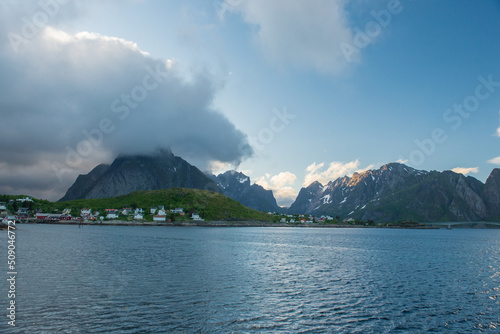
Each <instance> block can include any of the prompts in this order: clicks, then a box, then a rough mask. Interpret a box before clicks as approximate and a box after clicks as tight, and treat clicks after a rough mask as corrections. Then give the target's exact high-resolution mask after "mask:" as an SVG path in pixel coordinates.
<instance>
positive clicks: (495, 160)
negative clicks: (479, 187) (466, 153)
mask: <svg viewBox="0 0 500 334" xmlns="http://www.w3.org/2000/svg"><path fill="white" fill-rule="evenodd" d="M488 163H490V164H494V165H500V157H496V158H493V159H491V160H488Z"/></svg>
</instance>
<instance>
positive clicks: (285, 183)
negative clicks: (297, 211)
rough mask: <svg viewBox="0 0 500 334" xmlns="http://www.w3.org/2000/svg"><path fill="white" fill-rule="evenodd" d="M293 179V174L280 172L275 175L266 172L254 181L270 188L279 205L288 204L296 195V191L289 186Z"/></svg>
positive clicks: (293, 181)
mask: <svg viewBox="0 0 500 334" xmlns="http://www.w3.org/2000/svg"><path fill="white" fill-rule="evenodd" d="M295 180H297V176H296V175H295V174H293V173H290V172H281V173H279V174H277V175H270V174H266V175H265V176H262V177H260V178H258V179H257V181H256V182H255V183H257V184H259V185H261V186H262V187H264V188H265V189H268V190H272V191H273V193H274V197H275V198H276V201H277V202H278V204H279V205H281V206H290V205H291V204H292V203H293V201H295V198H296V197H297V192H296V191H295V189H293V188H292V187H291V186H292V185H293V184H294V183H295Z"/></svg>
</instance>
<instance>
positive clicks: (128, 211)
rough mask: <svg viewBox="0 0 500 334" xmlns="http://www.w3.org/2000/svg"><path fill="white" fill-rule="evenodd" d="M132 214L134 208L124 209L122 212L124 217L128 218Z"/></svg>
mask: <svg viewBox="0 0 500 334" xmlns="http://www.w3.org/2000/svg"><path fill="white" fill-rule="evenodd" d="M131 212H132V208H123V210H122V214H123V215H124V216H127V215H128V214H129V213H131Z"/></svg>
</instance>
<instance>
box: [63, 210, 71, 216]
mask: <svg viewBox="0 0 500 334" xmlns="http://www.w3.org/2000/svg"><path fill="white" fill-rule="evenodd" d="M62 214H63V215H69V214H71V209H64V210H63V212H62Z"/></svg>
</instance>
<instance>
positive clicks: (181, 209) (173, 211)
mask: <svg viewBox="0 0 500 334" xmlns="http://www.w3.org/2000/svg"><path fill="white" fill-rule="evenodd" d="M170 212H172V213H179V214H184V209H183V208H175V209H174V210H170Z"/></svg>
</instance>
